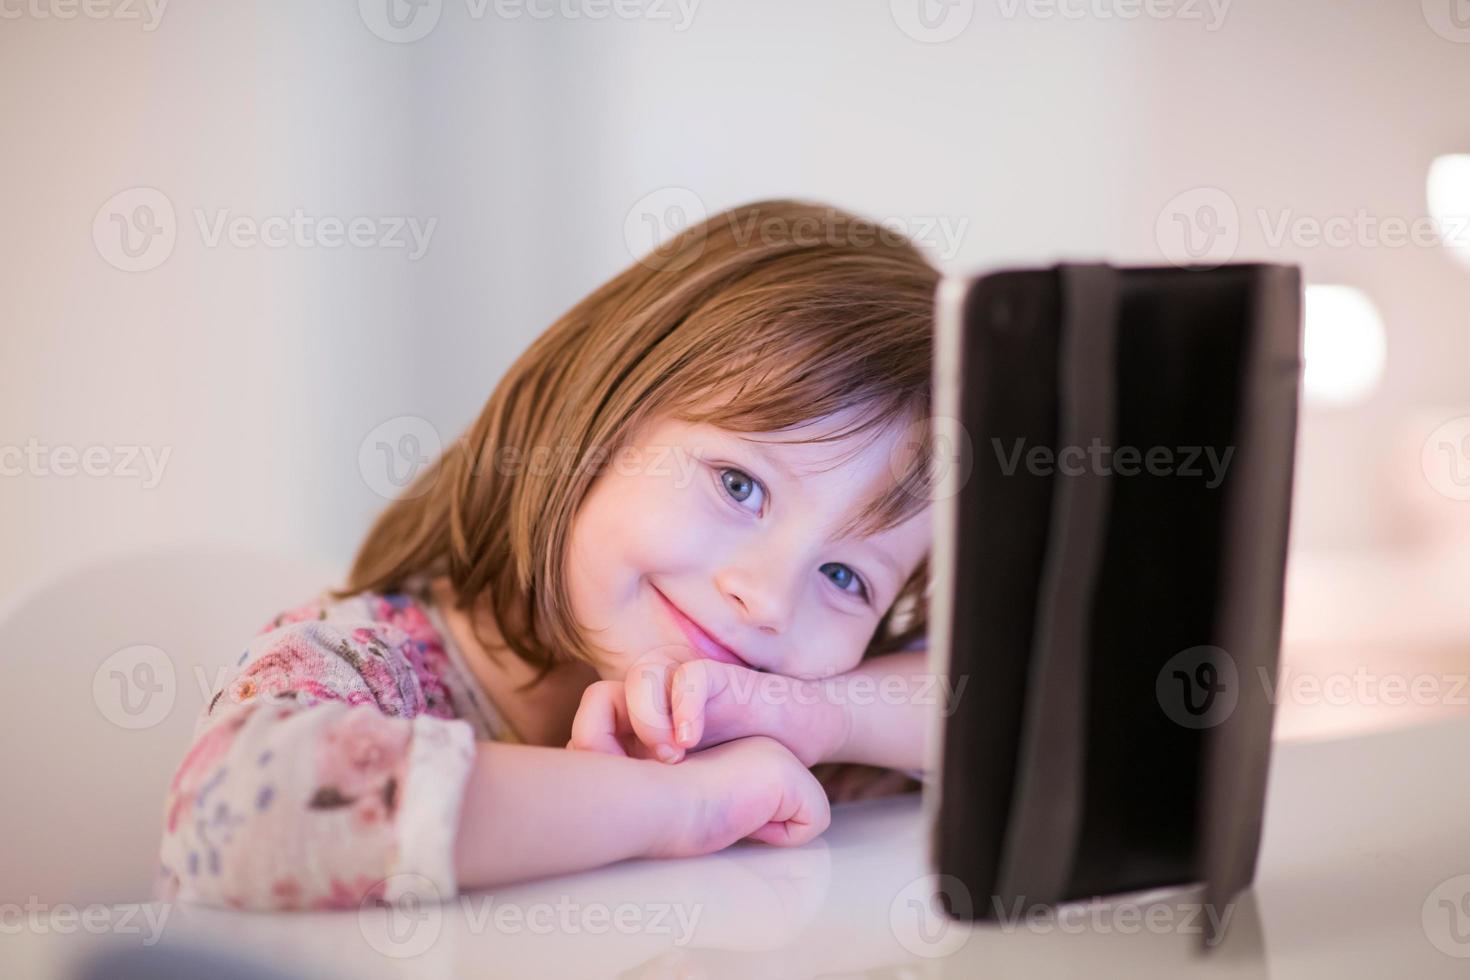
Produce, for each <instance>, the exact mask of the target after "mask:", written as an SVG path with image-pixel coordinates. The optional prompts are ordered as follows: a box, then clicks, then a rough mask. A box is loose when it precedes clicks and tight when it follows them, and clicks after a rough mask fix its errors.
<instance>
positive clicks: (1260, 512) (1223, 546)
mask: <svg viewBox="0 0 1470 980" xmlns="http://www.w3.org/2000/svg"><path fill="white" fill-rule="evenodd" d="M1301 309H1302V302H1301V278H1300V272H1299V270H1298V269H1297V268H1296V267H1295V266H1286V265H1269V264H1252V265H1226V266H1220V267H1217V268H1213V269H1208V270H1206V269H1186V268H1174V267H1169V268H1121V267H1113V266H1109V265H1101V264H1059V265H1056V266H1053V267H1049V268H1037V269H1017V270H1009V271H1001V272H995V273H991V274H987V275H982V276H978V277H974V278H968V279H947V280H945V281H944V283H943V284H942V285H941V287H940V291H939V296H938V323H937V344H936V354H935V415H936V417H937V418H938V419H939V423H938V424H939V426H940V427H941V429H944V428H945V427H947V431H941V433H940V435H941V442H940V444H939V445H940V447H941V449H942V450H944V451H946V452H949V453H950V455H949V457H948V458H949V465H947V466H946V468H945V470H944V471H943V472H942V473H941V474H940V483H939V486H938V491H937V493H936V497H935V501H934V505H935V535H936V540H935V545H934V555H933V575H934V580H933V593H932V603H931V610H930V616H931V620H930V634H929V638H930V647H929V649H930V665H931V669H932V670H933V671H934V672H935V673H943V674H947V675H948V677H949V685H948V687H947V688H946V690H947V691H950V692H954V694H953V695H952V701H951V702H950V703H947V704H946V705H945V710H944V712H943V713H942V714H940V715H937V716H936V717H935V720H934V726H935V727H934V729H933V730H931V733H930V734H931V738H930V740H929V750H930V755H931V758H930V766H929V772H931V773H934V774H937V778H934V779H933V780H932V781H931V783H930V786H929V789H928V791H927V792H926V795H925V802H924V807H925V812H926V819H927V822H928V829H929V834H930V855H931V866H932V868H933V870H934V871H935V872H936V873H937V874H939V875H945V876H950V878H949V879H948V880H951V881H954V882H958V883H959V885H958V889H959V891H960V892H962V893H964V894H963V895H962V899H963V900H962V901H959V902H953V901H950V902H948V905H949V906H950V907H949V908H948V909H947V911H948V913H949V914H950V915H951V916H952V917H955V918H971V919H998V918H1002V917H1004V916H1005V915H1006V914H1007V910H1011V912H1012V913H1013V912H1014V910H1016V909H1017V908H1026V907H1028V906H1030V905H1033V904H1040V905H1051V904H1055V903H1059V902H1066V901H1073V900H1082V899H1087V898H1091V897H1094V896H1106V895H1114V894H1119V893H1125V892H1134V891H1139V890H1143V889H1150V888H1155V887H1160V886H1168V885H1180V884H1188V883H1201V884H1202V885H1203V889H1204V890H1203V895H1204V901H1206V902H1208V903H1213V905H1215V906H1216V907H1223V906H1224V905H1225V904H1226V903H1228V902H1230V901H1231V900H1232V899H1233V896H1235V894H1236V893H1237V892H1238V891H1239V890H1240V889H1242V888H1244V887H1245V886H1246V885H1248V884H1249V883H1250V881H1251V879H1252V877H1253V874H1254V869H1255V862H1256V855H1257V851H1258V848H1259V843H1260V834H1261V814H1262V809H1263V804H1264V793H1265V783H1266V772H1267V765H1268V762H1269V758H1270V746H1271V722H1272V705H1271V703H1270V701H1269V698H1268V694H1269V692H1270V691H1271V690H1274V686H1275V671H1276V665H1277V659H1278V652H1279V646H1280V636H1281V615H1282V594H1283V589H1284V582H1285V564H1286V548H1287V530H1288V519H1289V514H1290V508H1291V486H1292V470H1293V456H1294V449H1295V434H1296V418H1297V405H1298V390H1299V382H1300V377H1301V354H1300V351H1301V340H1300V338H1301ZM954 897H955V896H954V895H948V896H947V898H948V899H953V898H954ZM1217 939H1218V937H1217V936H1212V937H1209V939H1208V941H1210V942H1214V941H1216V940H1217Z"/></svg>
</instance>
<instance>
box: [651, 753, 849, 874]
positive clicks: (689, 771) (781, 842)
mask: <svg viewBox="0 0 1470 980" xmlns="http://www.w3.org/2000/svg"><path fill="white" fill-rule="evenodd" d="M660 769H661V771H662V772H664V773H665V776H664V778H665V779H666V780H668V781H669V783H670V785H671V793H670V798H671V799H672V800H674V801H675V806H676V807H677V808H678V811H679V816H678V817H677V818H676V819H675V820H674V828H675V829H674V831H673V832H672V833H670V834H669V835H667V836H666V837H664V838H663V839H662V840H661V842H660V843H659V845H658V847H657V848H656V850H655V851H654V852H652V853H650V854H649V855H648V856H649V857H697V856H699V855H701V854H710V853H713V852H715V851H719V850H722V849H724V848H726V847H728V846H729V845H731V844H733V843H735V842H736V841H738V840H755V841H761V842H764V843H766V844H775V845H777V846H780V847H792V846H796V845H798V844H805V843H806V842H807V841H809V840H812V839H813V838H815V837H817V836H819V835H820V834H821V833H822V832H823V831H824V830H826V829H827V825H828V824H829V823H831V820H832V810H831V807H830V806H829V804H828V802H827V792H826V790H824V789H823V788H822V784H821V783H820V782H818V781H817V778H816V777H815V776H813V775H812V773H811V770H809V769H808V768H807V767H806V766H805V765H804V764H802V762H801V761H800V760H799V759H797V758H796V756H794V755H792V754H791V752H790V751H789V750H788V749H787V748H786V747H785V746H784V745H782V744H781V743H780V742H777V741H776V740H775V739H773V738H768V737H766V736H763V735H754V736H750V737H747V738H738V739H735V740H734V741H731V742H726V743H724V744H723V745H717V746H714V747H713V748H709V749H705V750H704V751H701V752H696V753H694V754H692V755H690V756H689V758H688V759H686V760H685V761H684V763H683V764H682V765H678V766H668V767H660Z"/></svg>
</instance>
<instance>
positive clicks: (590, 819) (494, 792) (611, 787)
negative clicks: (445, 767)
mask: <svg viewBox="0 0 1470 980" xmlns="http://www.w3.org/2000/svg"><path fill="white" fill-rule="evenodd" d="M830 819H831V813H830V811H829V809H828V805H827V797H826V794H825V793H824V792H823V790H822V787H821V785H820V784H819V783H818V782H817V780H816V778H815V777H813V775H812V774H811V772H810V771H809V770H808V769H807V768H806V767H805V766H804V765H802V763H801V761H800V760H798V759H797V758H796V756H794V755H792V754H791V751H790V750H789V749H787V748H786V747H785V746H783V745H782V744H781V743H780V742H778V741H776V740H775V739H772V738H767V737H764V736H754V737H750V738H740V739H735V740H733V741H730V742H727V743H725V744H723V745H718V746H715V747H713V748H711V749H709V750H707V751H705V752H701V753H699V754H698V756H697V757H691V758H690V759H689V760H688V761H687V762H686V763H685V764H684V765H681V766H667V765H664V764H663V763H661V762H657V761H654V760H650V759H634V758H629V757H626V756H616V755H608V754H603V753H599V752H581V751H569V750H567V749H560V748H551V747H548V746H540V745H504V744H497V743H480V745H479V747H478V750H477V753H476V757H475V760H474V764H473V766H472V768H471V771H470V777H469V780H468V782H467V784H466V788H465V794H464V809H463V811H462V813H461V815H460V821H459V829H458V831H457V837H456V844H455V849H454V864H455V874H456V876H457V877H458V879H459V883H460V885H461V887H464V888H486V887H492V886H496V885H501V884H506V883H509V882H513V881H519V880H522V879H528V878H537V877H542V876H545V875H554V874H564V873H568V872H573V871H581V870H584V869H591V868H597V867H601V866H602V865H605V864H610V863H612V862H615V861H621V860H623V859H625V858H636V857H646V858H675V857H694V856H697V855H701V854H709V853H712V852H714V851H718V850H721V849H722V848H725V847H728V846H729V845H730V844H733V843H735V842H736V841H738V840H743V839H746V838H750V839H753V840H756V841H761V842H764V843H767V844H775V845H778V846H790V845H797V844H803V843H806V842H807V841H809V840H811V839H812V838H813V837H816V836H817V835H819V834H821V832H822V831H823V830H825V829H826V828H827V824H828V822H829V820H830Z"/></svg>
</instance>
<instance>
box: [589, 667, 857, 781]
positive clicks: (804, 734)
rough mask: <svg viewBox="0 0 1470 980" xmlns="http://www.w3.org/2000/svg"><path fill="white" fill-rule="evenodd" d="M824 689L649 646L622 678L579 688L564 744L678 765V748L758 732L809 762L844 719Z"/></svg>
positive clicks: (823, 753)
mask: <svg viewBox="0 0 1470 980" xmlns="http://www.w3.org/2000/svg"><path fill="white" fill-rule="evenodd" d="M824 693H825V688H824V686H823V684H822V682H821V681H817V680H799V679H797V678H793V677H787V676H786V675H784V674H774V673H766V672H762V671H756V670H751V669H750V668H748V667H742V666H739V665H736V664H726V663H721V662H719V661H716V660H708V659H702V658H701V659H697V660H678V659H675V658H674V657H671V656H669V654H668V652H667V651H663V650H654V651H652V652H650V653H648V654H645V655H644V656H642V657H640V658H639V659H638V660H636V661H634V663H633V665H632V666H631V667H629V668H628V673H627V676H626V677H625V679H624V680H622V681H599V682H598V683H596V684H593V685H591V686H590V687H589V688H588V689H587V691H586V692H585V693H584V694H583V696H582V703H581V705H580V706H579V707H578V709H577V715H576V718H575V719H574V720H573V723H572V738H571V740H570V741H569V742H568V743H567V748H576V749H584V750H588V751H594V752H610V753H613V754H617V755H630V756H633V757H635V758H645V759H646V758H659V759H662V760H663V761H665V762H678V761H679V760H681V759H682V758H683V757H684V753H685V752H686V751H694V750H698V749H703V748H707V747H709V746H712V745H719V744H721V743H724V742H728V741H730V740H731V739H735V738H743V737H746V736H750V735H766V736H769V737H771V738H774V739H776V740H777V741H779V742H780V743H781V744H783V745H784V746H786V748H787V749H788V750H790V751H791V752H792V753H794V754H795V755H796V757H797V759H798V760H800V761H801V762H802V764H803V765H806V766H812V765H815V764H817V763H818V762H821V761H824V760H825V759H828V758H830V757H831V756H832V755H833V754H834V753H835V752H836V750H837V749H838V747H839V746H841V745H842V744H843V743H844V742H845V741H846V740H847V733H848V729H849V726H850V724H851V718H850V716H849V714H848V711H847V706H846V704H845V702H838V701H834V700H833V699H832V698H830V697H826V696H824Z"/></svg>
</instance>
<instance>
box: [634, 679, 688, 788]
mask: <svg viewBox="0 0 1470 980" xmlns="http://www.w3.org/2000/svg"><path fill="white" fill-rule="evenodd" d="M674 666H675V664H674V662H673V661H671V660H668V659H666V658H664V657H661V656H656V655H650V656H645V657H642V658H640V659H638V660H637V661H635V662H634V663H633V666H631V667H629V668H628V673H627V676H626V677H625V678H624V687H625V689H626V691H627V703H628V721H629V724H631V725H632V726H633V731H634V733H636V734H637V736H638V740H639V741H640V742H642V743H643V744H644V745H646V746H648V747H649V748H650V749H652V750H653V752H654V753H655V754H656V755H657V756H658V758H660V759H662V760H663V761H665V762H678V761H679V759H680V758H682V757H683V755H684V750H683V749H681V748H679V747H678V746H677V745H675V744H674V724H673V721H672V719H671V717H670V714H669V677H670V675H671V674H672V672H673V668H674Z"/></svg>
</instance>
